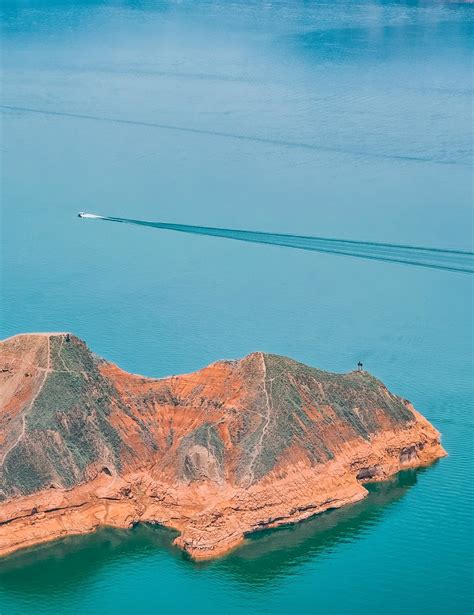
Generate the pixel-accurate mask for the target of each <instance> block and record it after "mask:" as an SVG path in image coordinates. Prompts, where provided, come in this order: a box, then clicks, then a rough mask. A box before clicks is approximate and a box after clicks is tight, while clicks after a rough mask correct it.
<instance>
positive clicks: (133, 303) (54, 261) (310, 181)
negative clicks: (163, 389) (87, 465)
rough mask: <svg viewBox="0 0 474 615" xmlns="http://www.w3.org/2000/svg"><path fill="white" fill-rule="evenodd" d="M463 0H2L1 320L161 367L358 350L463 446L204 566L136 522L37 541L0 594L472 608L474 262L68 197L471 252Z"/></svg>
mask: <svg viewBox="0 0 474 615" xmlns="http://www.w3.org/2000/svg"><path fill="white" fill-rule="evenodd" d="M473 8H474V7H473V6H472V5H471V6H469V5H467V4H461V3H459V4H457V3H444V2H416V1H407V2H395V1H380V2H377V1H374V0H365V1H360V2H358V1H352V2H343V1H341V2H328V1H325V2H322V1H321V2H318V1H314V2H311V1H303V0H301V1H300V0H276V1H266V2H265V1H254V2H251V1H245V0H235V1H233V2H230V1H229V2H225V1H223V0H209V1H205V0H203V1H199V2H198V1H197V0H195V1H191V0H182V1H181V2H180V1H171V0H170V1H163V0H162V1H159V0H156V1H153V0H142V1H126V0H123V1H122V2H119V1H117V2H105V1H104V2H94V1H93V0H90V1H84V2H79V1H75V2H73V1H71V2H62V1H61V0H58V1H56V2H55V1H50V2H44V1H41V0H37V1H33V0H32V1H30V2H29V1H27V0H16V1H10V0H4V1H3V3H2V12H3V16H2V21H3V30H2V104H3V105H6V106H8V107H9V109H5V108H3V109H2V112H3V113H2V144H1V156H2V165H1V170H2V182H3V190H2V201H3V228H2V263H3V265H2V268H3V274H2V289H1V299H2V306H1V310H2V313H1V316H2V318H1V325H0V334H1V336H2V337H5V336H8V335H12V334H15V333H19V332H27V331H65V330H68V331H72V332H74V333H75V334H77V335H79V336H80V337H81V338H83V339H84V340H86V341H87V343H88V344H89V346H90V347H91V348H92V349H93V350H94V351H95V352H97V353H98V354H101V355H103V356H104V357H106V358H108V359H109V360H112V361H114V362H116V363H118V364H119V365H120V366H121V367H123V368H125V369H127V370H129V371H133V372H137V373H142V374H146V375H150V376H164V375H167V374H173V373H180V372H188V371H191V370H195V369H198V368H200V367H202V366H204V365H206V364H208V363H210V362H212V361H215V360H217V359H220V358H235V357H242V356H244V355H245V354H247V353H249V352H251V351H255V350H263V351H267V352H273V353H279V354H285V355H289V356H292V357H294V358H296V359H298V360H301V361H304V362H306V363H308V364H311V365H314V366H318V367H320V368H322V369H327V370H333V371H348V370H351V369H353V368H354V367H355V364H356V363H357V361H358V360H359V359H361V360H363V361H364V364H365V366H366V367H367V369H368V370H369V371H371V372H372V373H374V374H375V375H376V376H378V377H379V378H381V379H382V380H383V381H384V382H385V383H386V384H387V385H388V386H389V387H390V388H391V389H392V390H393V391H394V392H396V393H398V394H400V395H402V396H404V397H406V398H408V399H410V400H411V401H412V402H413V403H414V404H415V406H416V407H417V408H418V409H419V410H420V411H421V412H422V413H423V414H425V415H426V416H427V417H428V418H429V419H430V420H431V421H432V422H433V423H434V425H435V426H436V427H437V428H438V429H439V430H440V431H441V432H442V434H443V443H444V445H445V447H446V449H447V451H448V452H449V457H448V458H446V459H443V460H441V461H440V462H438V463H437V464H435V465H434V466H432V467H430V468H427V469H424V470H421V471H418V472H407V473H402V474H400V475H399V476H398V477H396V479H394V481H392V482H390V483H387V484H383V485H374V486H372V487H371V494H370V497H368V498H367V499H366V500H365V501H364V502H361V503H359V504H357V505H354V506H351V507H348V508H346V509H344V510H340V511H334V512H330V513H327V514H324V515H322V516H320V517H316V518H314V519H312V520H310V521H308V522H305V523H303V524H300V525H298V526H296V527H292V528H285V529H281V530H278V531H274V532H266V533H263V534H261V535H258V536H255V537H254V538H252V539H251V540H249V541H248V543H247V544H246V545H244V546H243V547H242V548H241V549H238V550H237V551H235V552H234V553H233V554H231V555H229V556H228V557H226V558H223V559H221V560H218V561H216V562H213V563H208V564H205V565H202V564H201V565H197V564H195V563H192V562H190V561H188V560H187V559H186V558H185V557H183V556H182V554H181V553H180V552H179V551H177V550H176V549H174V548H173V547H172V546H171V541H172V539H173V534H172V533H171V532H168V531H166V530H163V529H158V528H156V527H155V528H152V527H147V526H142V527H137V528H135V529H133V530H130V531H122V532H120V531H112V530H109V529H106V530H103V531H100V532H98V533H97V534H95V535H93V536H87V537H81V538H71V539H68V540H65V541H63V542H59V543H54V544H51V545H47V546H44V547H41V548H36V549H33V550H31V551H28V552H24V553H20V554H18V555H15V556H12V557H10V558H8V559H6V560H3V561H2V562H1V563H0V613H1V615H10V614H12V615H13V614H21V615H23V614H25V615H26V614H32V615H33V614H34V615H46V614H53V613H54V614H55V613H78V614H92V613H163V614H167V613H228V614H232V615H233V614H239V615H240V614H242V615H243V614H247V613H258V614H259V613H262V614H263V613H281V614H292V613H295V614H299V613H309V614H315V615H326V614H337V615H338V614H346V613H347V614H364V615H366V614H367V613H370V614H372V613H374V614H379V613H384V615H391V614H393V615H395V614H397V615H398V614H400V613H402V614H405V613H407V614H424V613H427V614H430V615H433V614H438V613H439V614H444V613H446V614H456V615H457V614H466V615H467V614H469V613H472V609H473V603H472V586H473V578H472V569H473V565H474V562H473V557H472V554H473V542H472V540H473V539H472V536H473V529H474V528H473V525H472V519H473V512H474V511H473V507H472V502H473V464H472V445H473V435H474V417H473V404H472V399H473V390H472V384H471V375H472V367H473V365H472V363H473V353H472V350H473V347H472V339H473V337H472V333H473V331H472V294H471V293H472V281H471V276H469V275H462V274H454V273H446V272H442V271H432V270H428V269H426V270H423V269H417V268H415V267H409V266H402V265H390V264H384V263H376V262H368V261H362V260H357V259H352V258H346V257H338V256H330V255H323V254H315V253H307V252H298V251H292V250H288V249H284V248H276V247H270V246H269V247H265V246H258V245H247V244H242V243H238V242H232V241H225V240H222V239H216V238H208V237H198V236H190V235H188V236H185V235H179V234H174V233H171V232H165V231H159V230H155V229H150V228H135V227H129V226H123V225H106V224H103V223H96V222H93V221H88V220H80V219H78V218H77V217H76V214H77V212H78V211H79V210H84V211H91V212H94V213H99V214H106V215H114V216H123V217H130V218H138V219H140V218H143V219H147V220H161V221H169V222H180V223H185V224H198V225H209V226H222V227H230V228H232V227H235V228H245V229H252V230H253V229H256V230H268V231H274V232H287V233H290V232H291V233H300V234H311V235H320V236H326V237H339V238H347V239H367V240H372V241H383V242H395V243H407V244H419V245H427V246H434V247H448V248H449V247H452V248H460V249H468V250H469V249H472V246H471V245H470V242H471V239H472V235H471V232H472V227H471V223H472V218H471V216H472V211H471V208H472V192H471V170H470V168H469V165H470V149H471V139H472V133H471V132H470V126H471V122H470V113H471V96H472V91H473V83H472V76H471V69H472V46H473V45H472V41H473V40H474V38H473V36H472V34H473V32H472V30H473V29H472V23H473ZM38 111H40V112H41V113H38ZM50 112H53V113H54V114H56V115H54V114H51V113H50ZM78 115H88V116H91V117H89V119H85V118H80V117H77V116H78ZM115 120H126V121H125V122H116V121H115ZM144 123H145V124H147V125H144ZM222 133H226V136H223V135H222Z"/></svg>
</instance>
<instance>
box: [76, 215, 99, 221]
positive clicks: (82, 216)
mask: <svg viewBox="0 0 474 615" xmlns="http://www.w3.org/2000/svg"><path fill="white" fill-rule="evenodd" d="M80 217H81V218H101V219H102V220H103V219H104V216H98V215H97V214H81V216H80Z"/></svg>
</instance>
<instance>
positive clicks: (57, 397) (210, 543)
mask: <svg viewBox="0 0 474 615" xmlns="http://www.w3.org/2000/svg"><path fill="white" fill-rule="evenodd" d="M0 399H1V404H2V405H1V412H0V556H1V555H6V554H8V553H11V552H13V551H15V550H17V549H21V548H23V547H27V546H31V545H33V544H37V543H41V542H45V541H48V540H53V539H56V538H59V537H62V536H65V535H69V534H80V533H86V532H90V531H93V530H94V529H96V528H97V527H99V526H101V525H112V526H116V527H129V526H131V525H133V524H134V523H137V522H140V521H141V522H154V523H160V524H162V525H165V526H168V527H172V528H175V529H177V530H179V531H180V532H181V533H180V536H179V537H178V538H177V539H176V544H178V545H179V546H180V547H182V548H183V549H185V550H186V551H187V552H188V553H189V554H190V555H191V556H192V557H194V558H199V559H204V558H212V557H216V556H218V555H221V554H223V553H225V552H226V551H228V550H229V549H231V548H233V547H235V546H236V545H238V544H239V543H240V542H242V540H243V539H244V537H245V535H246V534H247V533H249V532H252V531H255V530H258V529H261V528H265V527H275V526H277V525H281V524H285V523H292V522H296V521H299V520H302V519H305V518H307V517H309V516H311V515H314V514H316V513H319V512H322V511H324V510H327V509H329V508H338V507H340V506H343V505H345V504H347V503H350V502H355V501H357V500H359V499H361V498H363V497H365V496H366V494H367V490H366V489H365V488H364V486H363V483H364V482H366V481H368V480H383V479H385V478H387V477H388V476H390V475H392V474H394V473H396V472H398V471H399V470H401V469H404V468H409V467H417V466H420V465H426V464H428V463H431V462H432V461H433V460H435V459H437V458H438V457H442V456H444V455H445V452H444V450H443V448H442V447H441V445H440V440H439V433H438V432H437V431H436V429H434V428H433V427H432V425H430V423H429V422H428V421H427V420H426V419H425V418H423V417H422V416H421V415H420V414H418V413H417V412H416V411H415V410H414V408H413V407H412V406H411V405H410V404H409V403H408V402H407V401H405V400H402V399H400V398H399V397H397V396H395V395H393V394H392V393H390V392H389V391H388V390H387V388H386V387H385V386H384V385H383V384H382V383H381V382H380V381H378V380H377V379H375V378H374V377H373V376H371V375H370V374H368V373H367V372H351V373H348V374H331V373H327V372H323V371H320V370H317V369H314V368H311V367H307V366H306V365H302V364H301V363H297V362H296V361H293V360H291V359H288V358H285V357H280V356H275V355H268V354H262V353H254V354H251V355H249V356H248V357H245V358H244V359H242V360H240V361H220V362H218V363H214V364H213V365H210V366H209V367H206V368H205V369H203V370H200V371H199V372H196V373H193V374H187V375H182V376H173V377H170V378H164V379H159V380H158V379H151V378H144V377H141V376H136V375H132V374H128V373H126V372H124V371H122V370H120V369H119V368H118V367H116V366H115V365H112V364H111V363H108V362H106V361H104V360H102V359H100V358H98V357H96V356H94V355H93V354H92V353H91V352H90V351H89V350H88V348H87V347H86V345H85V344H84V343H83V342H82V341H81V340H79V339H78V338H76V337H74V336H72V335H71V336H68V335H66V334H42V335H38V334H35V335H33V334H32V335H19V336H16V337H13V338H9V339H8V340H5V341H4V342H2V343H1V348H0Z"/></svg>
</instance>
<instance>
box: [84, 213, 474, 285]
mask: <svg viewBox="0 0 474 615" xmlns="http://www.w3.org/2000/svg"><path fill="white" fill-rule="evenodd" d="M83 217H87V218H96V219H99V220H104V221H107V222H120V223H122V224H134V225H137V226H150V227H152V228H158V229H162V230H167V231H177V232H179V233H191V234H193V235H208V236H211V237H222V238H224V239H233V240H236V241H246V242H250V243H261V244H266V245H273V246H284V247H286V248H296V249H298V250H310V251H313V252H323V253H326V254H336V255H339V256H352V257H356V258H365V259H370V260H376V261H384V262H389V263H401V264H404V265H413V266H416V267H428V268H430V269H441V270H445V271H454V272H458V273H471V274H472V273H474V252H468V251H464V250H448V249H443V248H427V247H420V246H410V245H400V244H390V243H376V242H371V241H351V240H348V239H332V238H327V237H311V236H308V235H287V234H282V233H265V232H260V231H247V230H239V229H226V228H214V227H209V226H193V225H188V224H172V223H169V222H148V221H146V220H133V219H130V218H116V217H113V216H98V215H95V214H83Z"/></svg>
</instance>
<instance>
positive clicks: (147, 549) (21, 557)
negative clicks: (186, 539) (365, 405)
mask: <svg viewBox="0 0 474 615" xmlns="http://www.w3.org/2000/svg"><path fill="white" fill-rule="evenodd" d="M423 471H425V469H420V470H411V471H405V472H401V473H400V474H398V475H397V476H396V477H395V478H394V479H393V480H391V481H389V482H385V483H377V484H373V485H368V489H369V490H370V496H369V497H368V498H366V499H365V500H363V501H361V502H359V503H357V504H353V505H350V506H346V507H344V508H341V509H339V510H333V511H328V512H326V513H323V514H321V515H317V516H315V517H313V518H312V519H309V520H307V521H303V522H301V523H299V524H296V525H292V526H285V527H283V528H279V529H276V530H266V531H261V532H258V533H256V534H253V535H251V536H249V537H248V539H247V541H246V543H245V544H244V545H243V546H241V547H240V548H238V549H236V550H235V551H234V552H232V553H231V554H229V555H228V556H227V557H224V558H221V559H219V560H217V561H214V562H203V563H196V562H193V561H191V560H190V559H189V558H188V557H186V556H185V555H184V554H183V553H182V552H181V551H179V550H178V549H177V548H175V547H174V546H173V545H172V541H173V539H174V538H175V536H176V535H177V534H176V532H172V531H170V530H167V529H165V528H162V527H158V526H150V525H139V526H137V527H135V528H133V529H131V530H115V529H112V528H104V529H102V530H100V531H98V532H96V533H95V534H90V535H88V536H75V537H69V538H66V539H64V540H60V541H56V542H54V543H49V544H47V545H43V546H38V547H34V548H32V549H29V550H27V551H23V552H21V553H18V554H14V555H12V556H10V557H8V558H6V559H5V560H4V561H3V562H2V565H1V568H0V592H5V593H12V594H17V595H18V594H21V595H23V596H25V597H27V596H29V597H30V598H34V597H35V596H37V597H40V596H45V595H48V594H50V595H54V592H55V590H56V588H57V587H58V586H60V587H61V591H62V593H63V594H64V592H65V591H68V592H71V594H74V593H75V592H80V591H81V588H82V587H83V585H84V583H85V582H89V581H90V580H91V579H93V578H94V577H95V576H97V575H98V574H99V573H100V571H101V570H102V568H104V567H108V566H111V565H114V564H119V565H120V564H121V565H123V564H124V563H126V564H127V565H131V564H133V562H138V561H140V560H144V559H148V560H149V563H150V559H151V558H152V559H153V560H155V561H154V562H152V564H151V565H156V566H157V569H159V567H161V566H166V565H167V563H166V562H167V561H168V563H169V560H170V559H171V560H173V561H174V565H178V566H179V567H181V568H188V569H194V570H195V572H199V573H202V574H204V575H206V574H213V573H214V572H217V573H219V574H226V575H229V576H231V577H232V578H233V579H234V580H235V581H237V582H239V583H242V584H244V585H246V586H248V587H252V586H261V585H265V584H266V583H268V582H271V581H272V580H273V579H275V577H278V576H280V575H284V574H286V573H287V572H288V570H289V569H291V568H294V567H298V566H300V565H302V564H304V562H306V561H308V560H314V559H315V558H318V557H323V556H326V555H328V554H329V553H331V551H333V550H334V549H335V548H337V546H338V545H339V544H341V543H347V542H351V541H352V540H354V539H356V538H357V537H360V536H361V535H363V534H364V532H367V531H368V530H370V528H371V527H372V526H374V525H376V524H377V523H379V522H380V521H381V520H382V519H383V517H384V515H386V514H387V512H388V510H389V508H390V506H391V505H392V504H393V503H394V502H396V501H397V500H399V499H400V498H402V497H403V495H404V494H405V493H406V492H407V490H408V489H409V488H410V487H411V486H413V485H414V484H415V483H416V482H417V476H418V474H419V473H420V472H423Z"/></svg>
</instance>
